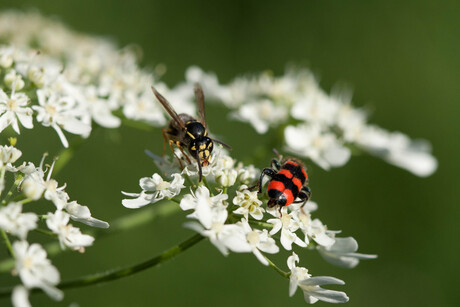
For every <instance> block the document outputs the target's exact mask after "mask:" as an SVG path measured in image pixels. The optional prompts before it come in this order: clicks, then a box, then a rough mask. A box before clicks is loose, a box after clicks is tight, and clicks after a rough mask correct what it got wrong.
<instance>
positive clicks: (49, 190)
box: [0, 146, 109, 306]
mask: <svg viewBox="0 0 460 307" xmlns="http://www.w3.org/2000/svg"><path fill="white" fill-rule="evenodd" d="M21 155H22V152H21V151H20V150H19V149H17V148H15V147H14V146H0V179H1V182H2V184H1V188H0V196H1V205H0V231H1V232H2V233H3V235H4V237H7V238H9V236H13V237H16V238H17V240H16V241H14V242H13V243H12V245H11V253H12V256H13V257H14V260H15V273H16V274H18V275H19V277H20V279H21V282H22V286H18V287H16V288H15V291H14V293H13V297H12V298H13V304H14V305H16V306H27V304H28V298H27V297H28V290H29V289H32V288H40V289H42V290H43V291H45V292H46V293H47V294H48V295H49V296H50V297H51V298H53V299H55V300H61V299H62V297H63V293H62V291H61V290H59V289H58V288H57V287H56V285H57V284H58V283H59V281H60V274H59V271H58V270H57V269H56V268H55V267H54V266H53V265H52V264H51V261H50V260H49V259H48V258H47V253H46V251H45V250H44V248H43V247H42V246H41V245H40V244H38V243H32V244H31V243H29V242H28V241H27V235H28V233H29V232H30V231H32V230H41V232H43V231H44V230H43V229H40V228H41V227H40V226H44V224H46V226H47V227H48V229H49V230H50V231H51V233H52V234H53V235H54V236H57V238H58V239H59V243H60V245H61V248H62V249H65V248H69V249H71V250H77V251H80V252H84V250H85V247H87V246H90V245H92V244H93V241H94V238H93V237H92V236H90V235H86V234H82V233H81V231H80V229H79V228H78V227H75V226H74V225H72V224H71V223H69V221H70V219H73V220H75V221H79V222H82V223H85V224H87V225H90V226H94V227H99V228H107V227H109V224H108V223H107V222H104V221H101V220H98V219H96V218H93V217H92V216H91V213H90V211H89V209H88V207H86V206H82V205H80V204H78V203H77V202H76V201H70V197H69V195H68V194H67V193H66V192H65V185H64V186H61V187H59V185H58V182H57V181H56V180H54V179H52V178H51V174H52V171H53V166H54V162H53V164H52V165H51V166H46V165H45V164H44V162H45V157H46V155H45V156H44V157H43V159H42V160H41V163H40V165H39V166H38V167H36V166H35V165H34V164H33V163H32V162H23V163H22V164H17V160H18V159H19V158H20V157H21ZM11 176H14V182H13V183H12V184H11V188H10V190H9V192H7V193H6V194H3V193H2V192H4V188H5V187H6V183H5V182H6V178H11ZM15 191H18V192H17V193H15ZM42 198H44V199H46V200H49V201H50V202H52V203H53V204H54V206H55V209H56V210H55V211H54V212H48V213H47V214H45V215H38V214H37V213H35V212H32V211H28V210H27V212H25V210H24V209H25V208H27V209H30V208H31V207H30V205H29V202H32V201H37V200H39V199H42ZM40 219H43V220H46V223H40V222H39V220H40ZM40 224H42V225H40ZM45 232H46V231H45ZM8 240H9V239H8Z"/></svg>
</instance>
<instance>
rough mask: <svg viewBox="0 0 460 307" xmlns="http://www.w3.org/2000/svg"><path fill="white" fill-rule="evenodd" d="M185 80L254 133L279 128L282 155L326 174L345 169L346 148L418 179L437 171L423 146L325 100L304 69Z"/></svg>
mask: <svg viewBox="0 0 460 307" xmlns="http://www.w3.org/2000/svg"><path fill="white" fill-rule="evenodd" d="M186 79H187V82H188V84H193V83H195V82H199V83H201V84H202V86H203V88H204V90H205V92H206V94H207V96H208V97H210V98H211V99H213V100H214V101H219V102H221V103H223V104H224V105H225V106H226V107H228V108H229V109H231V110H233V111H232V113H231V114H232V117H233V118H236V119H237V120H240V121H243V122H249V123H250V124H251V125H252V126H253V127H254V129H255V130H256V131H257V132H258V133H260V134H264V133H267V131H268V130H269V128H270V127H282V129H284V130H283V134H284V142H285V149H286V150H287V151H289V152H292V153H294V154H296V155H298V156H301V157H306V158H309V159H311V160H312V161H314V162H315V163H316V164H318V165H319V166H321V167H322V168H324V169H326V170H327V169H330V168H331V167H339V166H342V165H344V164H345V163H347V162H348V160H349V159H350V156H351V150H350V147H357V148H360V149H361V150H364V151H367V152H369V153H371V154H373V155H376V156H378V157H381V158H382V159H384V160H385V161H387V162H389V163H391V164H394V165H396V166H398V167H401V168H404V169H406V170H408V171H410V172H412V173H414V174H415V175H417V176H422V177H424V176H429V175H431V174H432V173H433V172H434V171H435V170H436V168H437V160H436V158H434V157H433V156H432V155H431V154H430V152H431V148H430V146H429V144H428V142H426V141H423V140H415V141H414V140H411V139H410V138H409V137H408V136H406V135H405V134H403V133H400V132H389V131H387V130H384V129H382V128H380V127H377V126H375V125H371V124H369V123H368V122H367V114H366V112H364V110H362V109H359V108H354V107H353V106H352V105H351V102H350V101H351V95H349V94H348V93H333V94H327V93H326V92H325V91H324V90H322V89H321V87H320V86H319V84H318V81H317V80H316V79H315V77H314V76H313V74H312V73H311V72H310V71H309V70H307V69H297V70H295V69H291V70H288V71H287V72H286V73H285V74H284V75H283V76H280V77H275V76H273V75H272V74H270V73H267V72H265V73H262V74H260V75H256V76H253V77H239V78H236V79H234V80H233V81H232V82H231V83H229V84H227V85H222V84H220V83H219V81H218V79H217V77H216V75H214V74H212V73H206V72H203V71H202V70H201V69H200V68H198V67H190V68H189V69H188V70H187V73H186ZM180 87H181V88H182V87H184V84H181V85H180ZM285 123H288V125H281V124H285ZM280 129H281V128H280Z"/></svg>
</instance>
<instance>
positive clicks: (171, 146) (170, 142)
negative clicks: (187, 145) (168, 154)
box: [168, 140, 184, 169]
mask: <svg viewBox="0 0 460 307" xmlns="http://www.w3.org/2000/svg"><path fill="white" fill-rule="evenodd" d="M168 143H169V148H171V151H172V153H173V155H174V157H176V159H177V161H179V165H180V168H181V169H184V166H183V165H182V161H181V159H179V157H178V156H177V155H176V153H175V152H174V148H173V144H175V143H174V141H173V140H169V142H168ZM179 148H180V147H179Z"/></svg>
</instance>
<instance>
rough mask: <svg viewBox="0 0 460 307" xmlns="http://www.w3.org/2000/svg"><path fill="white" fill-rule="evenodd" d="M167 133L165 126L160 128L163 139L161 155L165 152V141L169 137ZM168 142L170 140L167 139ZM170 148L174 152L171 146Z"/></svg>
mask: <svg viewBox="0 0 460 307" xmlns="http://www.w3.org/2000/svg"><path fill="white" fill-rule="evenodd" d="M167 133H168V129H167V128H163V129H161V134H162V135H163V140H164V142H163V154H162V156H164V155H165V152H166V143H168V141H169V138H168V135H167ZM169 142H170V141H169ZM169 145H171V143H170V144H169ZM171 150H172V151H173V152H174V150H173V149H172V148H171Z"/></svg>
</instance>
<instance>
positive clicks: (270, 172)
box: [259, 150, 311, 210]
mask: <svg viewBox="0 0 460 307" xmlns="http://www.w3.org/2000/svg"><path fill="white" fill-rule="evenodd" d="M274 152H275V153H276V154H277V155H278V157H279V159H280V160H281V156H280V155H279V154H278V153H277V152H276V150H274ZM280 160H277V159H273V160H272V162H271V165H272V168H264V169H263V171H262V173H261V174H260V178H259V193H261V192H262V183H263V179H264V177H265V176H269V177H270V181H269V183H268V187H267V194H268V197H269V200H268V203H267V206H268V207H269V208H272V207H274V206H280V210H281V207H284V206H289V205H290V204H292V203H294V204H297V203H306V202H307V201H308V200H309V199H310V197H311V190H310V188H309V187H308V186H307V185H306V184H307V183H308V175H307V172H306V170H305V166H304V165H303V163H302V162H301V161H300V160H297V159H295V158H285V159H282V160H281V162H280ZM296 198H299V200H296Z"/></svg>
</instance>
